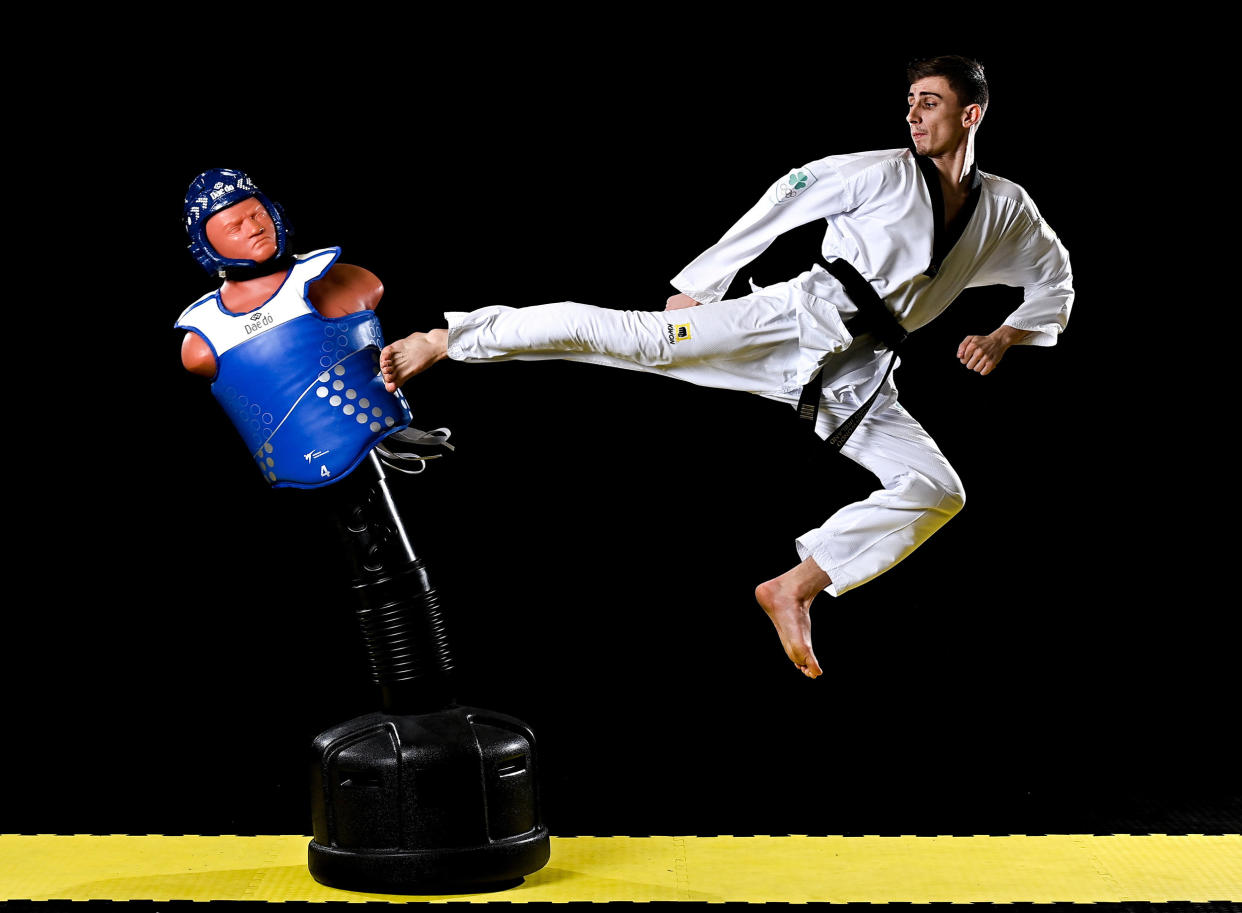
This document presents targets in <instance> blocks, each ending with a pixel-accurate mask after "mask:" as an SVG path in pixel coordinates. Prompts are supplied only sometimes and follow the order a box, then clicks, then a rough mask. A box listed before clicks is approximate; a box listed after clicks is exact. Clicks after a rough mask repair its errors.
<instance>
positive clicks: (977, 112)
mask: <svg viewBox="0 0 1242 913" xmlns="http://www.w3.org/2000/svg"><path fill="white" fill-rule="evenodd" d="M981 120H983V108H982V107H981V106H979V105H967V106H966V107H965V108H963V109H962V126H963V127H973V126H974V125H975V124H977V123H979V121H981Z"/></svg>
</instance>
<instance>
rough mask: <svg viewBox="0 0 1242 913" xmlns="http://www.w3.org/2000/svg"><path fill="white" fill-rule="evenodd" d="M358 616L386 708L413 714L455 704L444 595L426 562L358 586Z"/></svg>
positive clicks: (373, 676) (356, 589)
mask: <svg viewBox="0 0 1242 913" xmlns="http://www.w3.org/2000/svg"><path fill="white" fill-rule="evenodd" d="M354 589H355V591H356V592H357V595H358V597H359V599H358V607H357V615H358V622H359V625H360V627H361V629H362V641H363V645H364V647H365V648H366V653H367V659H368V661H369V663H370V667H371V680H372V681H374V682H375V684H377V685H379V686H380V690H381V694H382V696H383V702H384V709H385V710H387V711H389V712H412V708H413V707H414V705H417V709H419V710H422V709H427V708H432V707H440V706H445V705H447V704H448V703H451V697H450V679H451V675H452V672H453V668H454V661H453V655H452V651H451V650H450V649H449V642H448V632H447V630H446V627H445V623H444V615H443V612H442V611H441V609H440V596H439V594H438V593H437V592H436V591H435V589H434V588H433V587H432V586H431V584H430V582H429V581H428V579H427V574H426V571H425V569H424V568H423V564H422V562H421V561H416V562H414V563H413V564H411V565H409V566H408V567H407V568H405V569H403V570H402V571H401V572H399V573H397V574H394V575H392V576H390V577H385V578H382V579H380V580H369V581H366V582H364V583H356V584H355V585H354Z"/></svg>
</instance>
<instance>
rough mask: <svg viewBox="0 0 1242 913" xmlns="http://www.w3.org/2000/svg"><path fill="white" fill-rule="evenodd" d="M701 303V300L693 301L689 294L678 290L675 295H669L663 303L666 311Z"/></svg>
mask: <svg viewBox="0 0 1242 913" xmlns="http://www.w3.org/2000/svg"><path fill="white" fill-rule="evenodd" d="M700 304H702V302H701V301H695V300H694V299H693V298H691V297H690V296H689V295H686V294H684V293H681V292H678V293H677V294H676V295H670V296H669V299H668V301H666V302H665V303H664V310H666V311H680V310H681V309H682V308H695V307H698V306H699V305H700Z"/></svg>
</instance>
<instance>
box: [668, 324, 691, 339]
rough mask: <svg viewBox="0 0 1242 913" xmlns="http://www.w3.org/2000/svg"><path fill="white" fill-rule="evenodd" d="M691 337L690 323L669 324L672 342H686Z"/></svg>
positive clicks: (669, 335) (669, 334)
mask: <svg viewBox="0 0 1242 913" xmlns="http://www.w3.org/2000/svg"><path fill="white" fill-rule="evenodd" d="M688 339H690V324H688V323H676V324H674V323H670V324H669V325H668V341H669V342H671V343H678V342H685V341H686V340H688Z"/></svg>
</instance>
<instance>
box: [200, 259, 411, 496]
mask: <svg viewBox="0 0 1242 913" xmlns="http://www.w3.org/2000/svg"><path fill="white" fill-rule="evenodd" d="M340 253H341V249H340V248H339V247H332V248H327V249H325V250H321V251H314V252H312V253H309V254H304V255H302V256H299V257H298V258H297V259H296V261H295V263H294V265H293V267H292V269H291V270H290V271H289V275H288V277H287V278H286V279H285V282H284V284H283V285H281V287H280V289H279V290H278V291H277V292H276V294H274V295H273V296H272V297H271V298H270V299H268V300H267V301H266V302H264V303H263V304H262V305H261V306H260V307H258V308H256V309H255V310H253V311H249V312H247V313H245V314H234V313H233V312H231V311H228V310H226V309H225V308H224V305H223V304H222V302H221V301H220V293H219V292H218V291H216V292H212V293H211V294H208V295H204V296H203V297H202V298H200V299H199V300H198V301H196V302H194V304H192V305H190V306H189V307H188V308H186V309H185V311H184V312H183V313H182V315H181V317H180V318H179V319H178V320H177V324H176V325H177V327H179V328H181V329H184V330H192V331H194V332H195V333H198V334H199V335H200V336H201V337H202V338H203V339H204V340H206V342H207V344H208V345H209V346H211V350H212V353H213V354H214V355H215V357H216V376H215V379H214V380H213V381H212V384H211V392H212V393H213V394H214V395H215V397H216V400H217V401H219V403H220V405H221V406H222V407H223V408H224V411H225V412H226V413H227V414H228V416H229V418H230V419H232V420H233V424H234V425H235V426H236V428H237V430H238V431H239V432H240V433H241V436H242V439H243V440H244V441H245V442H246V446H247V447H248V448H249V449H250V453H251V456H253V458H254V460H255V462H256V463H257V464H258V466H259V469H260V470H261V471H262V473H263V477H264V478H266V479H267V480H268V482H269V483H271V484H272V485H273V486H275V487H277V488H281V487H290V488H315V487H318V486H321V485H328V484H331V483H332V482H335V481H337V480H339V479H342V478H344V477H345V476H346V475H348V474H349V473H350V472H352V471H353V470H354V468H355V467H357V465H358V464H359V463H360V462H362V460H363V459H365V458H366V455H367V454H368V453H370V451H371V448H372V447H374V446H375V445H376V444H377V443H378V442H379V441H380V440H382V439H383V438H384V437H386V436H388V435H389V434H392V433H393V432H395V431H399V430H401V429H402V428H404V427H406V426H407V425H408V424H409V423H410V418H411V416H410V409H409V405H408V404H407V403H406V401H405V397H404V396H403V395H402V393H401V391H400V390H398V391H397V392H396V393H395V394H393V393H389V392H388V391H387V390H386V389H384V381H383V378H382V377H381V376H380V373H379V356H380V350H381V349H382V348H383V346H384V338H383V336H382V334H381V332H380V325H379V320H378V319H377V318H376V316H375V314H374V313H373V312H372V311H359V312H358V313H355V314H349V315H347V316H345V317H337V318H326V317H323V316H322V315H320V313H319V312H318V311H317V310H315V307H314V305H312V304H311V303H310V301H309V299H308V298H307V295H306V291H307V289H308V288H309V286H310V284H311V283H312V282H314V281H315V280H316V279H318V278H320V277H321V276H322V275H323V274H324V273H326V272H327V271H328V269H329V267H331V266H332V264H333V263H334V262H336V258H337V257H339V256H340Z"/></svg>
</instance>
